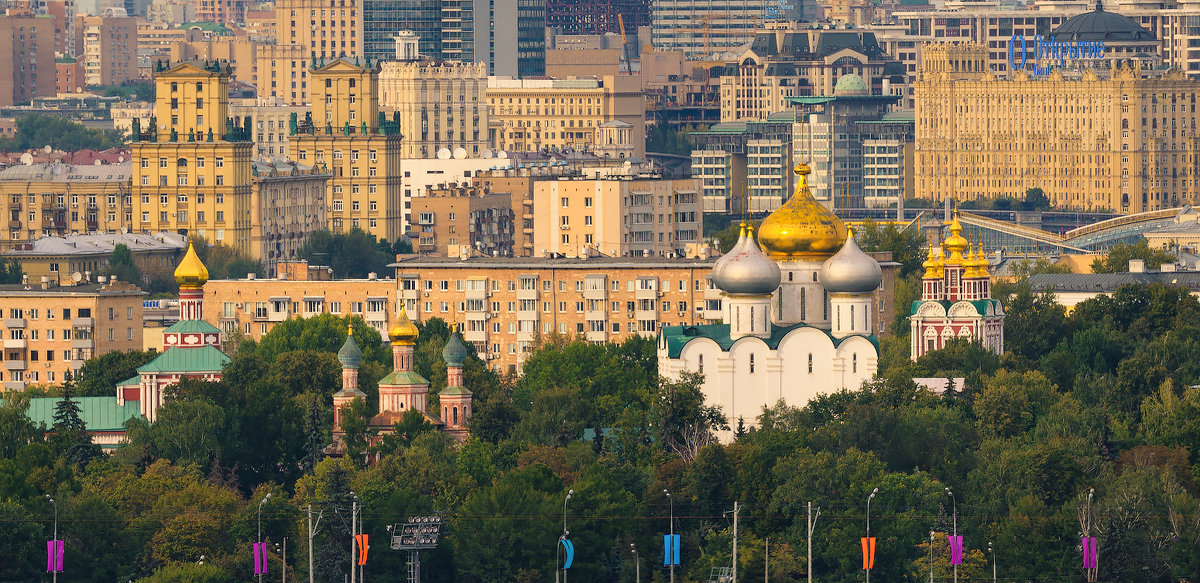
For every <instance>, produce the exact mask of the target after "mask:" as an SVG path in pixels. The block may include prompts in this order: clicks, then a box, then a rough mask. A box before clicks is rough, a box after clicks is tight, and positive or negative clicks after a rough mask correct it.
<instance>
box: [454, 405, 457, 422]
mask: <svg viewBox="0 0 1200 583" xmlns="http://www.w3.org/2000/svg"><path fill="white" fill-rule="evenodd" d="M454 424H455V425H458V407H455V408H454Z"/></svg>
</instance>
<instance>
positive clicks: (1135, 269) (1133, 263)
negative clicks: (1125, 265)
mask: <svg viewBox="0 0 1200 583" xmlns="http://www.w3.org/2000/svg"><path fill="white" fill-rule="evenodd" d="M1129 273H1146V261H1145V260H1142V259H1130V260H1129Z"/></svg>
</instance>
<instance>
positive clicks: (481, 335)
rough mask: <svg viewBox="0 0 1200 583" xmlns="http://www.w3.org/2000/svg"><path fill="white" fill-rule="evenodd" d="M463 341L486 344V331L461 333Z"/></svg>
mask: <svg viewBox="0 0 1200 583" xmlns="http://www.w3.org/2000/svg"><path fill="white" fill-rule="evenodd" d="M463 340H466V341H467V342H487V331H486V330H467V331H465V332H463Z"/></svg>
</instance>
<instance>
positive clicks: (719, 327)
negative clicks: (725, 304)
mask: <svg viewBox="0 0 1200 583" xmlns="http://www.w3.org/2000/svg"><path fill="white" fill-rule="evenodd" d="M797 328H812V329H814V330H819V331H821V332H822V333H824V334H825V335H826V336H828V337H829V339H830V340H831V341H832V342H833V345H834V346H835V347H836V346H837V345H838V344H841V343H842V341H843V340H845V339H846V338H850V337H851V336H846V337H844V338H834V337H833V335H832V334H830V333H829V330H826V329H824V328H817V327H816V326H811V325H809V324H792V325H791V326H776V325H774V324H771V335H770V336H768V337H766V338H760V340H762V341H763V342H765V343H766V345H767V348H770V349H771V350H775V349H776V348H779V343H780V342H782V341H783V338H784V337H785V336H787V335H788V332H791V331H792V330H795V329H797ZM662 336H663V339H664V340H665V341H666V343H667V356H668V357H670V358H679V355H680V353H682V352H683V347H684V346H685V345H686V344H687V343H688V342H691V341H692V340H695V339H697V338H708V339H709V340H712V341H714V342H716V343H717V346H720V347H721V351H722V352H728V351H729V349H730V348H731V347H732V346H733V343H734V342H735V340H734V339H733V338H730V337H729V324H702V325H699V326H664V327H663V328H662ZM855 336H862V337H863V338H866V339H867V340H870V341H871V344H874V345H875V348H876V349H878V348H879V339H878V338H876V337H875V335H874V334H872V335H869V336H865V335H861V334H856V335H855Z"/></svg>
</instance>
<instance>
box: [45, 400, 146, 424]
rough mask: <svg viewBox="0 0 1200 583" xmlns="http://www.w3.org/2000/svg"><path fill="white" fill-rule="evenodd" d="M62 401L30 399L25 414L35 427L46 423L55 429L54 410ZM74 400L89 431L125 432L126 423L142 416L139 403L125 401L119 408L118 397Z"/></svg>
mask: <svg viewBox="0 0 1200 583" xmlns="http://www.w3.org/2000/svg"><path fill="white" fill-rule="evenodd" d="M61 400H62V399H61V398H58V397H36V398H33V399H30V400H29V410H28V411H26V413H25V414H26V415H27V416H28V417H29V420H30V421H33V424H34V425H38V424H42V423H45V424H46V427H53V426H54V408H55V407H56V406H58V402H59V401H61ZM73 400H74V401H75V402H76V403H78V404H79V417H80V419H83V422H84V424H85V425H87V428H88V431H124V430H125V422H126V421H128V420H130V419H137V418H140V417H141V416H142V407H141V403H140V402H138V401H125V405H124V406H119V405H117V398H116V397H75V398H74V399H73Z"/></svg>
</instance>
